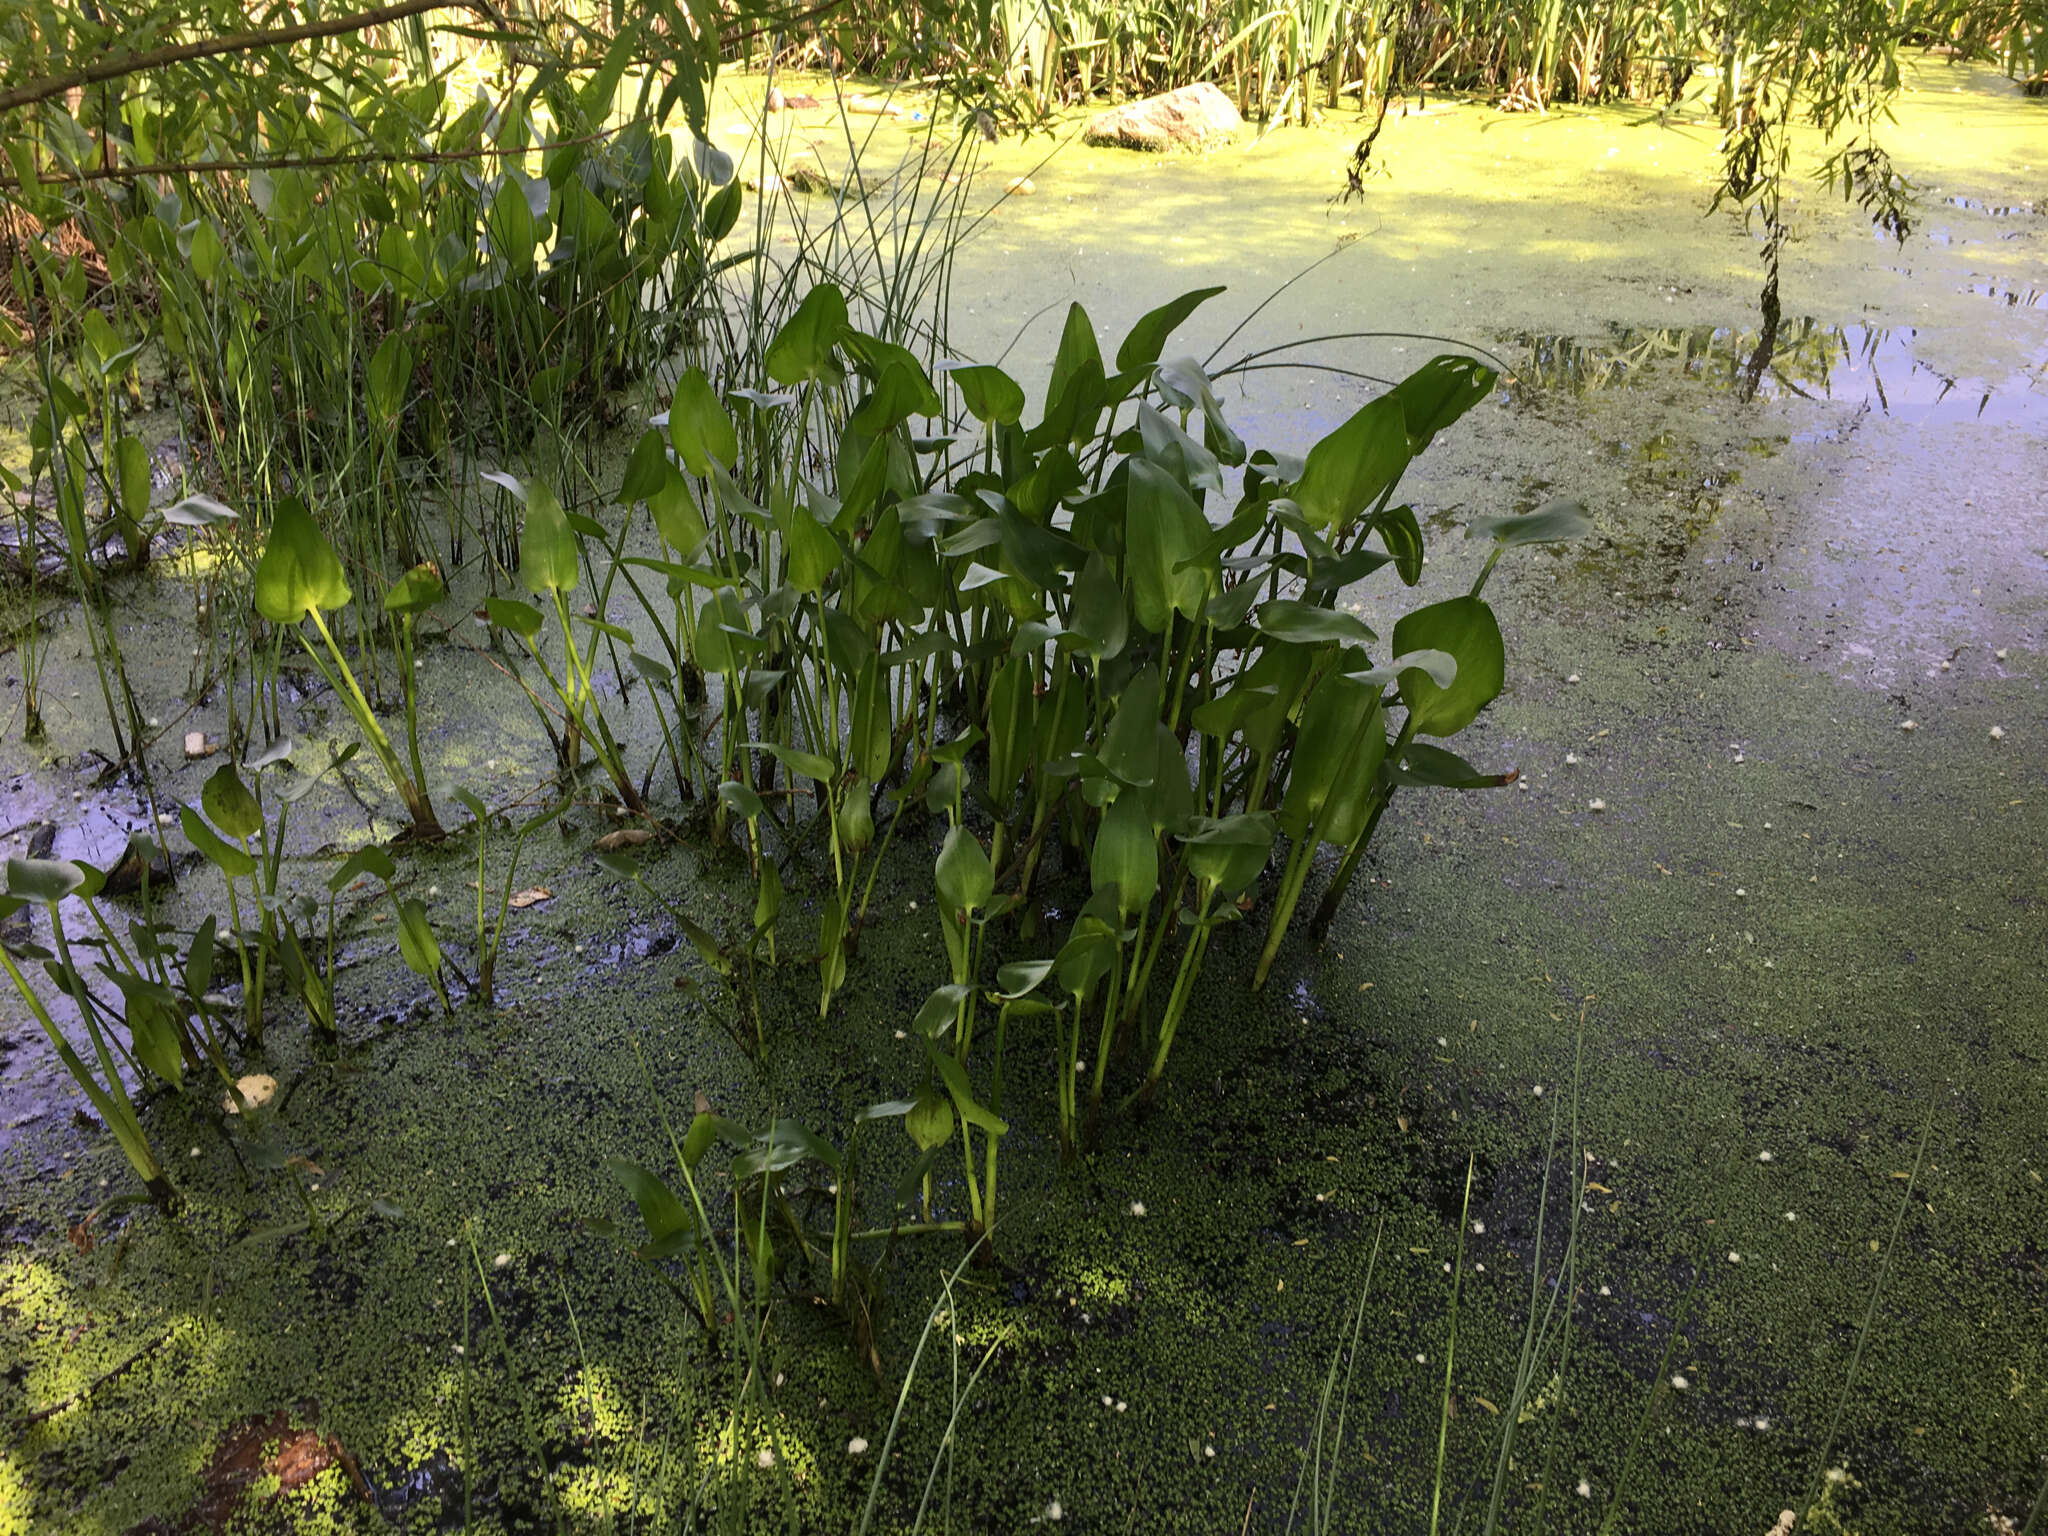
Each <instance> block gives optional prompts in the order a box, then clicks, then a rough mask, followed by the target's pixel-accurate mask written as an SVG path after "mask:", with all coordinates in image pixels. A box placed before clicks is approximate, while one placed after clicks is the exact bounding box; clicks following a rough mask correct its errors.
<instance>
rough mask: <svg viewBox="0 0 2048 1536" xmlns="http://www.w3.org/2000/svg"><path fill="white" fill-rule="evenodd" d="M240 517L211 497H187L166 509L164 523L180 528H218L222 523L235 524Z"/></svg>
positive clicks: (230, 508)
mask: <svg viewBox="0 0 2048 1536" xmlns="http://www.w3.org/2000/svg"><path fill="white" fill-rule="evenodd" d="M240 515H241V514H240V513H238V512H236V511H235V510H234V508H232V507H227V506H223V505H222V504H221V503H219V502H217V501H215V500H214V499H213V498H212V497H211V496H187V497H186V498H185V499H184V500H183V501H181V502H178V503H177V504H175V505H174V506H169V507H166V508H164V521H165V522H167V523H172V524H175V525H176V526H177V527H180V528H217V527H219V526H220V525H221V524H222V523H232V522H234V521H235V520H236V519H237V518H238V517H239V516H240Z"/></svg>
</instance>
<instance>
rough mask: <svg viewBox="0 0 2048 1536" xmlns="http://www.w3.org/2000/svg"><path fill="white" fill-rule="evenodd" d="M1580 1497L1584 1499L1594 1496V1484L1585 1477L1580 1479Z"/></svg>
mask: <svg viewBox="0 0 2048 1536" xmlns="http://www.w3.org/2000/svg"><path fill="white" fill-rule="evenodd" d="M1579 1497H1580V1498H1582V1499H1590V1498H1591V1497H1593V1485H1592V1484H1591V1483H1589V1482H1587V1481H1586V1480H1585V1479H1584V1478H1583V1477H1582V1478H1580V1479H1579Z"/></svg>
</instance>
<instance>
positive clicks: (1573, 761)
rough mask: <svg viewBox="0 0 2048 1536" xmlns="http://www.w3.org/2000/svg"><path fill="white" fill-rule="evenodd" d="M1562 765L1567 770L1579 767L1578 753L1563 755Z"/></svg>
mask: <svg viewBox="0 0 2048 1536" xmlns="http://www.w3.org/2000/svg"><path fill="white" fill-rule="evenodd" d="M1564 765H1565V767H1567V768H1576V767H1578V766H1579V754H1578V753H1576V752H1567V753H1565V755H1564Z"/></svg>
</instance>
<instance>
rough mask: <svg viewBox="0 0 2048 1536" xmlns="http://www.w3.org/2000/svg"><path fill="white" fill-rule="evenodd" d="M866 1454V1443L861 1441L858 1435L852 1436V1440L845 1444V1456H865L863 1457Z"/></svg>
mask: <svg viewBox="0 0 2048 1536" xmlns="http://www.w3.org/2000/svg"><path fill="white" fill-rule="evenodd" d="M867 1453H868V1443H867V1441H865V1440H863V1439H862V1438H861V1437H860V1436H859V1435H855V1436H854V1437H853V1438H852V1439H851V1440H849V1441H847V1442H846V1454H847V1455H849V1456H865V1455H867Z"/></svg>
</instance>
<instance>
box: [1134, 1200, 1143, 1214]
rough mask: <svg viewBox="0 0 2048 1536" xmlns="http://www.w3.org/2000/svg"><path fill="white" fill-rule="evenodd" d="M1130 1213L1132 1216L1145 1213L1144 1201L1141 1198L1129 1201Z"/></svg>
mask: <svg viewBox="0 0 2048 1536" xmlns="http://www.w3.org/2000/svg"><path fill="white" fill-rule="evenodd" d="M1131 1214H1132V1215H1133V1216H1142V1215H1144V1214H1145V1202H1144V1201H1142V1200H1133V1201H1132V1202H1131Z"/></svg>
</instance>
